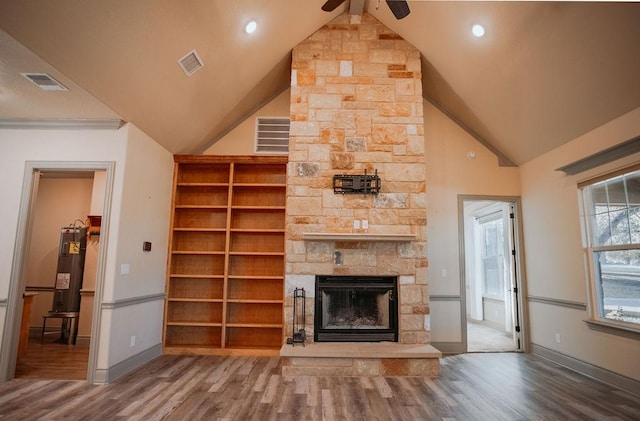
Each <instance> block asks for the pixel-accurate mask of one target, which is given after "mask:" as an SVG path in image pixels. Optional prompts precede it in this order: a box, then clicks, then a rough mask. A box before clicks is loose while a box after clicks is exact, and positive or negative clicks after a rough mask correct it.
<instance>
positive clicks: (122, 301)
mask: <svg viewBox="0 0 640 421" xmlns="http://www.w3.org/2000/svg"><path fill="white" fill-rule="evenodd" d="M27 161H64V162H113V163H115V167H114V174H113V186H112V187H113V194H112V200H111V208H110V212H111V213H110V221H109V230H108V232H105V233H104V234H103V235H106V236H108V240H109V241H108V242H107V243H108V244H106V247H107V251H106V259H105V260H106V261H105V262H104V285H103V293H104V295H103V302H102V303H101V307H102V317H101V324H100V337H99V348H98V355H97V363H96V364H97V370H96V373H97V375H100V374H102V375H104V376H108V375H109V370H110V369H111V368H113V367H114V366H116V365H117V364H118V363H121V362H123V361H126V360H127V359H128V358H131V357H133V356H135V355H140V354H141V353H142V352H145V351H146V350H150V349H158V347H159V346H160V343H161V341H162V335H161V332H162V309H163V299H162V294H163V293H164V279H165V271H166V257H167V254H166V253H167V246H168V229H167V228H168V226H169V210H170V206H171V181H172V174H173V157H172V155H171V153H169V152H168V151H167V150H165V149H164V148H162V147H161V146H160V145H159V144H157V143H156V142H154V141H153V140H152V139H151V138H149V137H148V136H147V135H145V134H144V133H143V132H142V131H140V130H139V129H138V128H136V127H135V126H133V125H131V124H126V125H125V126H123V127H122V128H120V129H119V130H113V131H112V130H0V177H1V178H2V179H3V180H4V182H3V183H2V185H0V196H1V197H2V198H3V206H0V220H2V221H3V224H4V229H3V230H0V329H1V330H0V337H1V336H2V333H3V332H4V331H3V328H4V324H5V323H4V319H5V317H6V309H7V306H6V305H2V303H5V304H6V303H7V302H8V299H9V297H8V295H9V285H10V280H11V273H12V264H13V263H12V261H13V256H14V252H15V246H16V232H17V227H18V219H19V211H20V203H21V195H22V189H23V182H24V179H25V178H24V175H25V174H24V172H25V163H26V162H27ZM104 238H105V237H104V236H103V237H102V239H104ZM143 241H152V242H153V251H152V252H150V253H144V252H143V251H142V242H143ZM123 263H126V264H129V265H130V273H129V274H127V275H122V274H121V272H120V268H121V265H122V264H123ZM146 297H150V298H149V299H147V298H146ZM131 301H133V302H131ZM132 336H136V338H137V340H136V342H135V345H134V346H131V345H130V344H131V337H132ZM2 345H3V348H2V349H3V350H4V349H7V348H6V347H7V346H9V345H6V342H4V341H3V343H2ZM145 355H146V354H145Z"/></svg>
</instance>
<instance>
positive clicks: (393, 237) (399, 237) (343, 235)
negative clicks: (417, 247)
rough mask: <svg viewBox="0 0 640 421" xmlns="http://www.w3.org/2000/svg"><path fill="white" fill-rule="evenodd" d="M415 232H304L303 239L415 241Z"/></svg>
mask: <svg viewBox="0 0 640 421" xmlns="http://www.w3.org/2000/svg"><path fill="white" fill-rule="evenodd" d="M417 238H418V237H417V236H416V235H415V234H369V233H352V232H303V233H302V239H303V240H308V241H395V242H402V241H415V240H416V239H417Z"/></svg>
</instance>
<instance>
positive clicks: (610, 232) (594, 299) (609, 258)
mask: <svg viewBox="0 0 640 421" xmlns="http://www.w3.org/2000/svg"><path fill="white" fill-rule="evenodd" d="M579 187H580V191H581V194H582V199H583V206H584V207H583V210H584V219H585V226H586V228H587V230H586V233H587V236H586V237H587V244H586V251H587V255H588V261H589V264H590V266H591V271H590V273H591V284H590V291H591V304H592V311H591V317H592V319H594V320H595V321H601V322H607V323H613V324H617V325H619V326H620V327H625V326H627V327H630V328H632V329H633V330H636V329H640V168H637V167H636V168H634V169H629V170H626V171H621V172H617V173H615V174H611V175H608V176H605V177H599V178H598V179H594V180H590V181H587V182H584V183H581V184H580V185H579Z"/></svg>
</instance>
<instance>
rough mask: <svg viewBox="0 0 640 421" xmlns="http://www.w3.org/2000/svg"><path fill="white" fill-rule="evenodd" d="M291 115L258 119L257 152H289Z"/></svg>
mask: <svg viewBox="0 0 640 421" xmlns="http://www.w3.org/2000/svg"><path fill="white" fill-rule="evenodd" d="M290 124H291V121H290V119H289V117H258V118H257V119H256V153H271V154H288V153H289V126H290Z"/></svg>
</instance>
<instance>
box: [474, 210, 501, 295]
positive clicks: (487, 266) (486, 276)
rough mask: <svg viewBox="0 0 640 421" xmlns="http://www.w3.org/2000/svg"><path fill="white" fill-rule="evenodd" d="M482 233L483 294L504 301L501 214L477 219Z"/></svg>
mask: <svg viewBox="0 0 640 421" xmlns="http://www.w3.org/2000/svg"><path fill="white" fill-rule="evenodd" d="M478 222H479V223H480V229H481V232H482V243H483V244H482V248H481V259H482V275H483V281H484V285H483V293H484V296H485V297H491V298H495V299H498V300H504V282H503V274H502V270H503V269H502V261H503V253H502V244H503V243H504V230H503V222H502V212H497V213H494V214H492V215H489V216H485V217H482V218H479V220H478Z"/></svg>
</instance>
